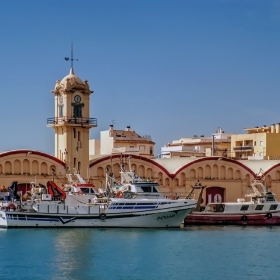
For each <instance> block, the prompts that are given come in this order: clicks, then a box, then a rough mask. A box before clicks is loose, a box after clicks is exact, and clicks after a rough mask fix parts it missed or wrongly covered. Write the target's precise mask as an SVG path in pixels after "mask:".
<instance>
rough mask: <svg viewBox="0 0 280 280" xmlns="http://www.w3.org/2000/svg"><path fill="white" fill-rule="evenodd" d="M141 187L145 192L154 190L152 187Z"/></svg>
mask: <svg viewBox="0 0 280 280" xmlns="http://www.w3.org/2000/svg"><path fill="white" fill-rule="evenodd" d="M141 189H142V190H143V192H152V188H151V187H141Z"/></svg>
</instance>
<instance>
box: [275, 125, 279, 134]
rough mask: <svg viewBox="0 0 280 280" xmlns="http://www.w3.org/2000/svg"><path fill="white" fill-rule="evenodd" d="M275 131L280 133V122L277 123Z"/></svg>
mask: <svg viewBox="0 0 280 280" xmlns="http://www.w3.org/2000/svg"><path fill="white" fill-rule="evenodd" d="M275 132H276V133H279V132H280V123H277V124H276V125H275Z"/></svg>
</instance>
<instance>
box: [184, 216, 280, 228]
mask: <svg viewBox="0 0 280 280" xmlns="http://www.w3.org/2000/svg"><path fill="white" fill-rule="evenodd" d="M279 215H280V213H263V214H248V215H244V214H230V215H225V214H216V215H213V214H212V215H211V214H200V213H197V214H196V213H191V214H189V215H187V216H186V218H185V219H184V224H185V225H191V224H195V225H199V224H201V225H219V224H223V225H225V224H228V225H258V226H259V225H280V216H279Z"/></svg>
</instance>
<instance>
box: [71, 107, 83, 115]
mask: <svg viewBox="0 0 280 280" xmlns="http://www.w3.org/2000/svg"><path fill="white" fill-rule="evenodd" d="M82 108H83V104H79V105H76V104H75V105H73V117H74V118H82V117H83V110H82Z"/></svg>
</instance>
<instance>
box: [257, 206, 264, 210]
mask: <svg viewBox="0 0 280 280" xmlns="http://www.w3.org/2000/svg"><path fill="white" fill-rule="evenodd" d="M262 209H263V205H257V206H256V209H255V210H262Z"/></svg>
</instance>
